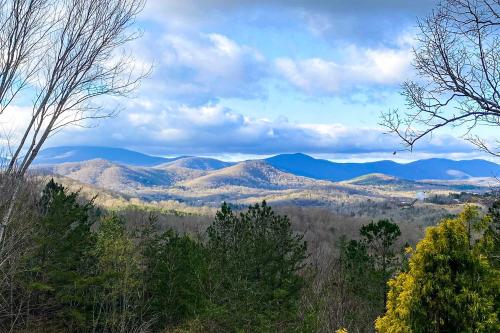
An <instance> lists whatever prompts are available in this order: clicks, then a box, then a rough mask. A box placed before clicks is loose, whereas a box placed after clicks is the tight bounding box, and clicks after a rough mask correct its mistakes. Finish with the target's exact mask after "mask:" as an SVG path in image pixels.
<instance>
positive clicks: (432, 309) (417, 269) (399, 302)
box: [376, 207, 500, 332]
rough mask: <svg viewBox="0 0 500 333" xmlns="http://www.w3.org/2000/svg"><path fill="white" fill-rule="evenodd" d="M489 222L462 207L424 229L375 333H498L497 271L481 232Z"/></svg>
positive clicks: (394, 283) (394, 281)
mask: <svg viewBox="0 0 500 333" xmlns="http://www.w3.org/2000/svg"><path fill="white" fill-rule="evenodd" d="M490 221H491V219H490V218H488V217H480V215H479V211H478V209H477V208H474V207H467V208H466V209H465V211H464V212H462V213H461V214H460V215H459V216H458V217H457V218H455V219H445V220H443V221H441V223H440V224H439V225H437V226H435V227H429V228H428V229H427V232H426V235H425V237H424V239H423V240H421V241H420V242H419V243H418V244H417V247H416V250H415V251H414V252H413V254H412V256H411V258H410V260H409V270H408V271H407V272H403V273H400V274H399V275H398V276H396V277H395V278H394V279H392V280H391V281H390V282H389V286H390V291H389V293H388V302H387V312H386V314H385V315H384V316H382V317H380V318H379V319H377V321H376V328H377V330H378V331H379V332H498V330H500V326H499V319H498V313H499V310H500V309H499V307H498V305H499V304H498V299H497V298H498V295H499V292H500V290H499V288H500V286H499V283H498V281H500V276H499V271H498V269H495V268H494V267H492V265H491V264H490V263H489V261H488V257H487V253H488V252H487V251H486V250H487V248H488V247H489V246H490V245H488V244H487V243H488V242H485V237H484V229H485V228H486V227H487V226H488V224H489V223H490Z"/></svg>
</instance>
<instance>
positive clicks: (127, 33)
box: [0, 0, 147, 243]
mask: <svg viewBox="0 0 500 333" xmlns="http://www.w3.org/2000/svg"><path fill="white" fill-rule="evenodd" d="M144 1H145V0H92V1H89V0H0V6H1V8H0V9H1V14H0V39H2V40H0V42H1V43H2V44H1V45H0V49H1V50H0V57H3V59H1V60H0V104H1V105H2V106H3V107H5V106H7V105H8V104H10V103H11V102H12V100H13V98H14V97H15V96H16V95H17V94H18V92H19V91H21V89H22V88H24V87H27V89H25V90H24V91H25V92H26V94H25V95H26V96H24V97H25V99H30V98H31V99H32V100H33V104H32V114H31V118H30V120H29V121H28V123H27V124H26V126H25V128H23V132H22V136H21V138H20V140H19V141H18V142H14V140H11V141H10V142H11V143H13V147H9V149H11V150H12V154H11V155H12V156H10V161H9V163H8V166H7V168H6V171H5V175H6V176H10V177H13V178H14V179H19V180H21V178H23V176H24V175H25V174H26V172H27V170H28V168H29V166H30V165H31V163H32V162H33V160H34V159H35V157H36V156H37V154H38V152H39V151H40V149H41V148H42V146H43V144H44V143H45V141H46V140H47V138H48V137H49V136H50V135H52V134H54V133H56V132H57V131H58V130H60V129H61V128H63V127H65V126H67V125H70V124H75V125H81V126H83V125H84V122H85V121H86V120H89V119H101V118H106V117H110V116H112V115H113V114H114V110H113V109H112V110H109V107H108V108H104V107H102V102H103V100H102V99H99V97H101V98H102V97H104V96H124V95H127V94H128V93H130V92H131V91H132V90H134V89H135V88H136V87H137V85H138V83H139V81H140V79H142V78H143V77H144V76H145V75H146V74H147V71H143V72H141V71H140V70H139V71H136V70H135V68H134V59H133V58H131V57H130V56H128V55H127V53H125V51H123V48H122V46H124V45H125V44H126V43H127V42H129V41H131V40H132V39H134V38H136V37H137V33H136V32H135V31H133V30H132V29H131V25H132V24H133V23H134V21H135V18H136V16H137V15H138V13H139V12H140V11H141V10H142V8H143V7H144ZM2 89H3V90H2ZM2 111H3V108H0V114H1V113H2ZM2 187H3V185H2V184H0V190H2V191H3V188H2ZM17 193H18V187H14V188H13V189H12V191H10V193H9V195H7V196H4V197H5V198H4V201H5V202H6V203H7V205H6V207H7V208H6V210H5V212H6V213H5V214H3V216H2V221H1V222H0V243H1V242H2V238H3V234H4V232H5V228H6V226H7V224H8V222H9V219H10V216H11V213H12V209H13V207H14V203H15V201H16V195H17Z"/></svg>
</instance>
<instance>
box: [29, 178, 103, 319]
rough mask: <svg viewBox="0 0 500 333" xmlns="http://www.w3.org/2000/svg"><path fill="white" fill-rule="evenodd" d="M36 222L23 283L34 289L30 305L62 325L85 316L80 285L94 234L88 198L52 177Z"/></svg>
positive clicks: (89, 262)
mask: <svg viewBox="0 0 500 333" xmlns="http://www.w3.org/2000/svg"><path fill="white" fill-rule="evenodd" d="M39 209H40V219H39V221H38V222H37V223H36V226H35V227H36V233H35V235H36V236H35V238H34V240H33V242H34V252H33V253H31V254H30V256H29V258H26V266H27V268H26V271H27V275H26V276H25V279H26V284H27V285H28V287H29V288H30V289H31V290H32V291H33V294H34V295H33V300H34V305H33V308H34V311H38V312H44V313H46V315H47V316H48V317H49V318H50V317H52V316H57V317H59V318H62V319H63V321H64V322H66V324H65V325H70V327H71V326H72V325H77V326H78V325H80V324H82V321H84V317H85V314H84V310H83V308H82V306H83V303H82V302H83V299H82V297H83V294H84V290H82V289H81V286H82V285H84V284H85V280H86V279H87V278H88V277H89V275H88V274H89V272H90V271H92V268H91V267H92V266H93V264H94V263H93V262H94V260H93V258H92V255H91V251H92V249H93V247H94V244H95V237H94V235H93V233H92V231H91V228H92V226H93V224H94V219H92V218H91V217H90V216H91V211H92V209H93V204H92V201H90V202H87V203H84V204H80V203H79V202H78V193H77V192H72V193H69V192H68V191H67V190H66V189H65V188H64V187H63V186H62V185H59V184H56V183H55V182H54V180H53V179H52V180H50V182H49V183H48V184H47V185H46V186H45V188H44V190H43V193H42V196H41V199H40V203H39Z"/></svg>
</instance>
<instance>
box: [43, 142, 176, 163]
mask: <svg viewBox="0 0 500 333" xmlns="http://www.w3.org/2000/svg"><path fill="white" fill-rule="evenodd" d="M179 158H180V157H177V158H163V157H157V156H150V155H145V154H141V153H138V152H135V151H131V150H128V149H122V148H110V147H92V146H73V147H71V146H67V147H53V148H47V149H44V150H42V151H41V152H40V153H39V154H38V156H37V158H36V159H35V162H34V163H35V164H61V163H67V162H83V161H88V160H93V159H105V160H108V161H110V162H114V163H120V164H127V165H134V166H154V165H158V164H162V163H167V162H172V161H175V160H177V159H179Z"/></svg>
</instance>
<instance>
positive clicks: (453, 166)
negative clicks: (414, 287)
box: [35, 146, 500, 182]
mask: <svg viewBox="0 0 500 333" xmlns="http://www.w3.org/2000/svg"><path fill="white" fill-rule="evenodd" d="M108 153H109V156H108V155H106V154H108ZM99 158H101V159H106V160H108V161H110V162H112V163H118V164H121V165H128V166H135V167H154V168H155V169H158V170H160V169H161V170H164V171H168V170H169V169H171V170H174V171H176V172H177V171H179V170H180V168H182V169H186V170H199V171H206V172H209V171H216V170H222V169H224V168H227V167H231V166H234V165H236V164H238V163H234V162H225V161H221V160H218V159H215V158H208V157H196V156H179V157H174V158H165V157H158V156H150V155H146V154H142V153H138V152H134V151H132V150H127V149H122V148H110V147H97V146H63V147H53V148H47V149H45V150H43V151H42V152H41V153H40V156H39V157H38V158H37V160H36V161H35V165H36V166H40V165H58V164H62V163H66V162H73V163H74V162H85V161H89V160H93V159H99ZM258 161H264V162H266V163H267V164H269V165H270V166H272V167H274V168H276V169H277V170H280V171H282V172H285V173H290V174H293V175H296V176H302V177H308V178H313V179H317V180H327V181H333V182H339V181H345V180H349V179H353V178H356V177H360V176H363V175H368V174H385V175H388V176H393V177H397V178H400V179H406V180H412V181H418V180H459V179H469V178H474V177H495V176H496V177H498V176H499V175H500V165H498V164H497V163H494V162H490V161H486V160H481V159H472V160H460V161H455V160H450V159H444V158H430V159H423V160H417V161H413V162H409V163H398V162H395V161H391V160H380V161H374V162H365V163H354V162H347V163H340V162H332V161H328V160H324V159H316V158H314V157H312V156H309V155H306V154H303V153H294V154H279V155H275V156H272V157H269V158H266V159H260V160H258Z"/></svg>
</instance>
